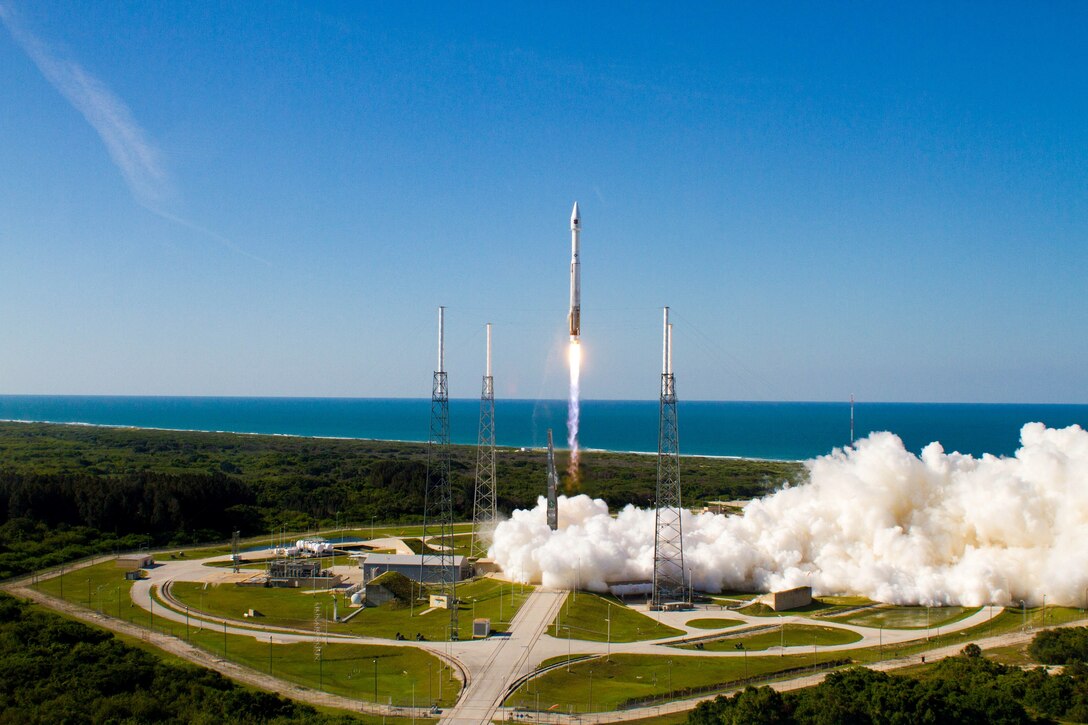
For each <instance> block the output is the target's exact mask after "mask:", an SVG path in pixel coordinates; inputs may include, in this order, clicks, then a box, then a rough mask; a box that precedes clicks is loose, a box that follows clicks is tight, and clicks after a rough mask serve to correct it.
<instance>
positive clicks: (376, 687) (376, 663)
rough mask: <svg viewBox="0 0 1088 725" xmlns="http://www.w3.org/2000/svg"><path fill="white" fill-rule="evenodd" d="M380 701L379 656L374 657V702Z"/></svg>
mask: <svg viewBox="0 0 1088 725" xmlns="http://www.w3.org/2000/svg"><path fill="white" fill-rule="evenodd" d="M377 701H378V658H377V657H375V658H374V702H377Z"/></svg>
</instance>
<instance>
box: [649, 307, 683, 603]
mask: <svg viewBox="0 0 1088 725" xmlns="http://www.w3.org/2000/svg"><path fill="white" fill-rule="evenodd" d="M680 514H681V503H680V444H679V437H678V432H677V423H676V381H675V379H674V378H673V374H672V325H670V324H669V308H668V307H666V308H665V325H664V341H663V348H662V358H661V405H660V416H659V418H658V429H657V516H656V522H655V536H654V592H653V599H652V601H651V605H652V607H653V608H654V609H662V608H664V607H666V606H667V605H669V604H677V603H687V602H688V592H687V586H686V584H685V577H684V573H685V569H684V531H683V526H682V524H681V518H680Z"/></svg>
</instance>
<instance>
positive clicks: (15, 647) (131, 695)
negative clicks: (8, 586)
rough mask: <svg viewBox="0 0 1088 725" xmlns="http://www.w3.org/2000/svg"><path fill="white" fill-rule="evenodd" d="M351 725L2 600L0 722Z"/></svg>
mask: <svg viewBox="0 0 1088 725" xmlns="http://www.w3.org/2000/svg"><path fill="white" fill-rule="evenodd" d="M61 722H62V723H73V724H76V723H103V722H134V723H136V722H140V723H150V722H156V723H209V724H210V723H284V724H286V723H314V724H315V725H316V724H317V723H334V722H335V723H348V722H355V720H354V719H353V718H350V717H348V716H344V717H338V718H332V717H327V716H324V715H321V714H319V713H318V712H317V711H316V710H314V709H313V708H310V707H307V706H305V705H300V704H298V703H295V702H292V701H290V700H287V699H284V698H282V697H279V696H278V695H270V694H267V693H264V692H257V691H253V690H248V689H245V688H243V687H239V686H238V685H235V684H234V683H232V682H231V681H230V680H228V679H227V678H225V677H223V676H221V675H220V674H218V673H217V672H213V671H212V670H206V669H204V668H201V667H195V666H190V665H180V664H169V663H167V662H164V661H163V660H162V659H160V658H159V657H157V656H155V655H153V654H150V653H148V652H144V651H143V650H139V649H136V648H134V647H130V646H128V645H126V644H124V643H122V642H121V641H120V640H119V639H117V638H116V637H114V636H113V635H112V634H110V633H108V632H105V631H103V630H100V629H94V628H91V627H86V626H84V625H82V624H80V623H78V622H73V621H71V620H68V619H64V618H63V617H59V616H57V615H55V614H49V613H47V612H43V611H40V610H38V609H36V608H34V607H32V606H29V605H26V604H23V603H22V602H19V601H17V600H15V599H12V598H11V597H9V596H7V595H2V594H0V723H61Z"/></svg>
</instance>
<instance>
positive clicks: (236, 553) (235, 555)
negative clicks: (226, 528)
mask: <svg viewBox="0 0 1088 725" xmlns="http://www.w3.org/2000/svg"><path fill="white" fill-rule="evenodd" d="M241 535H242V532H241V531H235V532H234V533H233V534H231V537H230V563H231V565H232V566H233V567H234V573H235V574H237V573H238V571H239V569H238V567H239V566H241V563H242V555H241V553H240V549H239V548H238V546H239V545H238V541H239V539H238V537H240V536H241Z"/></svg>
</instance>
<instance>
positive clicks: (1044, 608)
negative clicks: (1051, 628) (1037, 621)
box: [1043, 594, 1046, 627]
mask: <svg viewBox="0 0 1088 725" xmlns="http://www.w3.org/2000/svg"><path fill="white" fill-rule="evenodd" d="M1043 626H1044V627H1045V626H1046V595H1045V594H1044V595H1043Z"/></svg>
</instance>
